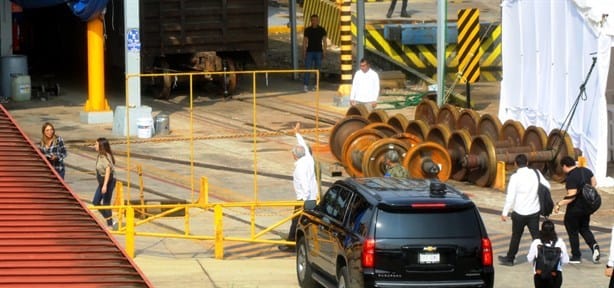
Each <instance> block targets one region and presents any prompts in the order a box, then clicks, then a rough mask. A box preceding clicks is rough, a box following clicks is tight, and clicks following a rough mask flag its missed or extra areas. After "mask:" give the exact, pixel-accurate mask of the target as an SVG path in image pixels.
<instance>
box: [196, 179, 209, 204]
mask: <svg viewBox="0 0 614 288" xmlns="http://www.w3.org/2000/svg"><path fill="white" fill-rule="evenodd" d="M198 204H200V205H208V204H209V179H208V178H207V177H205V176H202V177H200V194H199V195H198Z"/></svg>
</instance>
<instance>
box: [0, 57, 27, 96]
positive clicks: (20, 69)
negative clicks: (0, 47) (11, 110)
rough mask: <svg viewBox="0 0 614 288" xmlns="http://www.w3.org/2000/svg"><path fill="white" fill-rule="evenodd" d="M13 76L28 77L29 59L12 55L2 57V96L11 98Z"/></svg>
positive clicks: (0, 60)
mask: <svg viewBox="0 0 614 288" xmlns="http://www.w3.org/2000/svg"><path fill="white" fill-rule="evenodd" d="M11 74H21V75H28V57H27V56H25V55H11V56H2V57H0V89H1V90H0V94H1V95H0V96H2V97H4V98H9V97H10V96H11Z"/></svg>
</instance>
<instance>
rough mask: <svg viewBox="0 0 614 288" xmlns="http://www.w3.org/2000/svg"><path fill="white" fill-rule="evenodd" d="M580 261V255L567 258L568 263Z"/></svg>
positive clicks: (578, 262)
mask: <svg viewBox="0 0 614 288" xmlns="http://www.w3.org/2000/svg"><path fill="white" fill-rule="evenodd" d="M581 262H582V258H581V257H580V256H577V257H575V256H572V257H571V258H569V263H572V264H580V263H581Z"/></svg>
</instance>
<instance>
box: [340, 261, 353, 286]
mask: <svg viewBox="0 0 614 288" xmlns="http://www.w3.org/2000/svg"><path fill="white" fill-rule="evenodd" d="M348 287H350V272H348V267H347V266H345V265H344V266H341V268H339V272H338V273H337V288H348Z"/></svg>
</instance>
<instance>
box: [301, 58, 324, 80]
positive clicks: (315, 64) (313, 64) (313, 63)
mask: <svg viewBox="0 0 614 288" xmlns="http://www.w3.org/2000/svg"><path fill="white" fill-rule="evenodd" d="M321 65H322V52H307V54H306V55H305V69H320V66H321ZM310 74H312V73H311V72H305V76H304V78H303V84H304V85H305V86H309V75H310Z"/></svg>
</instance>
